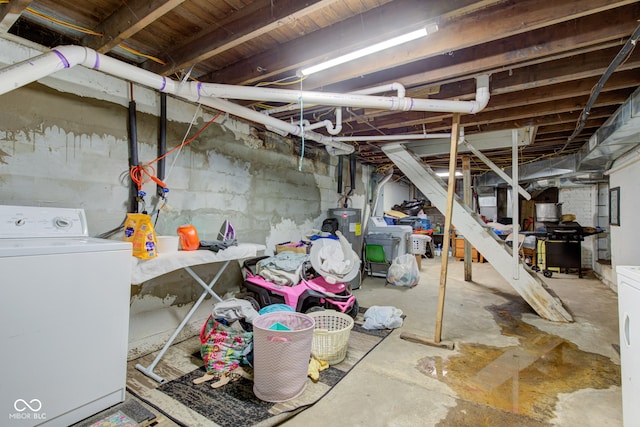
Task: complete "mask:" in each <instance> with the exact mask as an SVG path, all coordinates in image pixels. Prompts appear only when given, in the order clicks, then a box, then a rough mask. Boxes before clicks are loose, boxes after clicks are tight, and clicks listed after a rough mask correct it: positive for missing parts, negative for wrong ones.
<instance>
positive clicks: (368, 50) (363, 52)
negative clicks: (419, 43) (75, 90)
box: [298, 24, 438, 76]
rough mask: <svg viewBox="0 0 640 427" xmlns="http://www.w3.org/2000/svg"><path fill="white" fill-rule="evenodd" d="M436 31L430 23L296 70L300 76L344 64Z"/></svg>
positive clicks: (435, 26)
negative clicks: (427, 25)
mask: <svg viewBox="0 0 640 427" xmlns="http://www.w3.org/2000/svg"><path fill="white" fill-rule="evenodd" d="M436 31H438V26H437V25H436V24H433V25H430V26H429V27H428V28H427V27H425V28H421V29H419V30H416V31H412V32H410V33H407V34H403V35H401V36H398V37H394V38H392V39H389V40H386V41H383V42H380V43H377V44H374V45H371V46H367V47H365V48H363V49H359V50H356V51H354V52H351V53H347V54H346V55H342V56H339V57H337V58H334V59H330V60H328V61H325V62H323V63H320V64H318V65H314V66H312V67H308V68H303V69H302V70H300V71H299V72H298V74H299V75H300V76H308V75H309V74H313V73H317V72H318V71H322V70H326V69H327V68H331V67H335V66H336V65H340V64H344V63H345V62H349V61H353V60H354V59H358V58H362V57H363V56H367V55H371V54H372V53H376V52H380V51H381V50H385V49H389V48H390V47H394V46H398V45H400V44H403V43H407V42H410V41H411V40H416V39H419V38H420V37H425V36H426V35H427V34H431V33H434V32H436Z"/></svg>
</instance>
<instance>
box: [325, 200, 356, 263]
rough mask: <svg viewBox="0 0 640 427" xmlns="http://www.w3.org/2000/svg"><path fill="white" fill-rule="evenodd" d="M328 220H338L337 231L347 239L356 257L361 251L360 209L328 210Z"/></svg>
mask: <svg viewBox="0 0 640 427" xmlns="http://www.w3.org/2000/svg"><path fill="white" fill-rule="evenodd" d="M327 217H328V218H335V219H337V220H338V230H340V232H341V233H342V234H343V235H344V237H346V238H347V240H348V241H349V243H351V247H352V248H353V250H354V251H355V253H356V254H358V256H360V253H361V251H362V223H361V221H362V220H361V212H360V209H352V208H334V209H329V211H328V214H327Z"/></svg>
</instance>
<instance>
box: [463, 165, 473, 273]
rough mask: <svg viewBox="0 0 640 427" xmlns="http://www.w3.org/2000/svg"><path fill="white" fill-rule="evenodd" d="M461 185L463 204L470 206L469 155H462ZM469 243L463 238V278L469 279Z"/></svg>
mask: <svg viewBox="0 0 640 427" xmlns="http://www.w3.org/2000/svg"><path fill="white" fill-rule="evenodd" d="M462 186H463V189H464V190H463V191H464V192H463V197H464V204H465V205H467V206H468V207H469V208H471V157H469V156H463V157H462ZM471 249H472V247H471V243H469V241H468V240H467V239H464V280H465V281H466V282H470V281H471V264H472V262H471V261H472V260H471Z"/></svg>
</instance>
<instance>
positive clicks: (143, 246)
mask: <svg viewBox="0 0 640 427" xmlns="http://www.w3.org/2000/svg"><path fill="white" fill-rule="evenodd" d="M124 241H125V242H131V243H132V245H133V256H134V257H137V258H140V259H151V258H155V257H157V256H158V251H157V241H156V232H155V231H154V229H153V221H151V217H150V216H149V215H147V214H139V213H129V214H127V220H126V222H125V224H124Z"/></svg>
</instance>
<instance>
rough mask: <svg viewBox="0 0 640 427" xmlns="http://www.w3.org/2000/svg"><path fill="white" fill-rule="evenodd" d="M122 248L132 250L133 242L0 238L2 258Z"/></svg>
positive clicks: (64, 238) (120, 249) (91, 239)
mask: <svg viewBox="0 0 640 427" xmlns="http://www.w3.org/2000/svg"><path fill="white" fill-rule="evenodd" d="M122 250H128V251H131V243H129V242H124V241H116V240H108V239H99V238H96V237H52V238H27V239H0V258H7V257H18V256H36V255H53V254H72V253H86V252H105V251H122Z"/></svg>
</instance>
